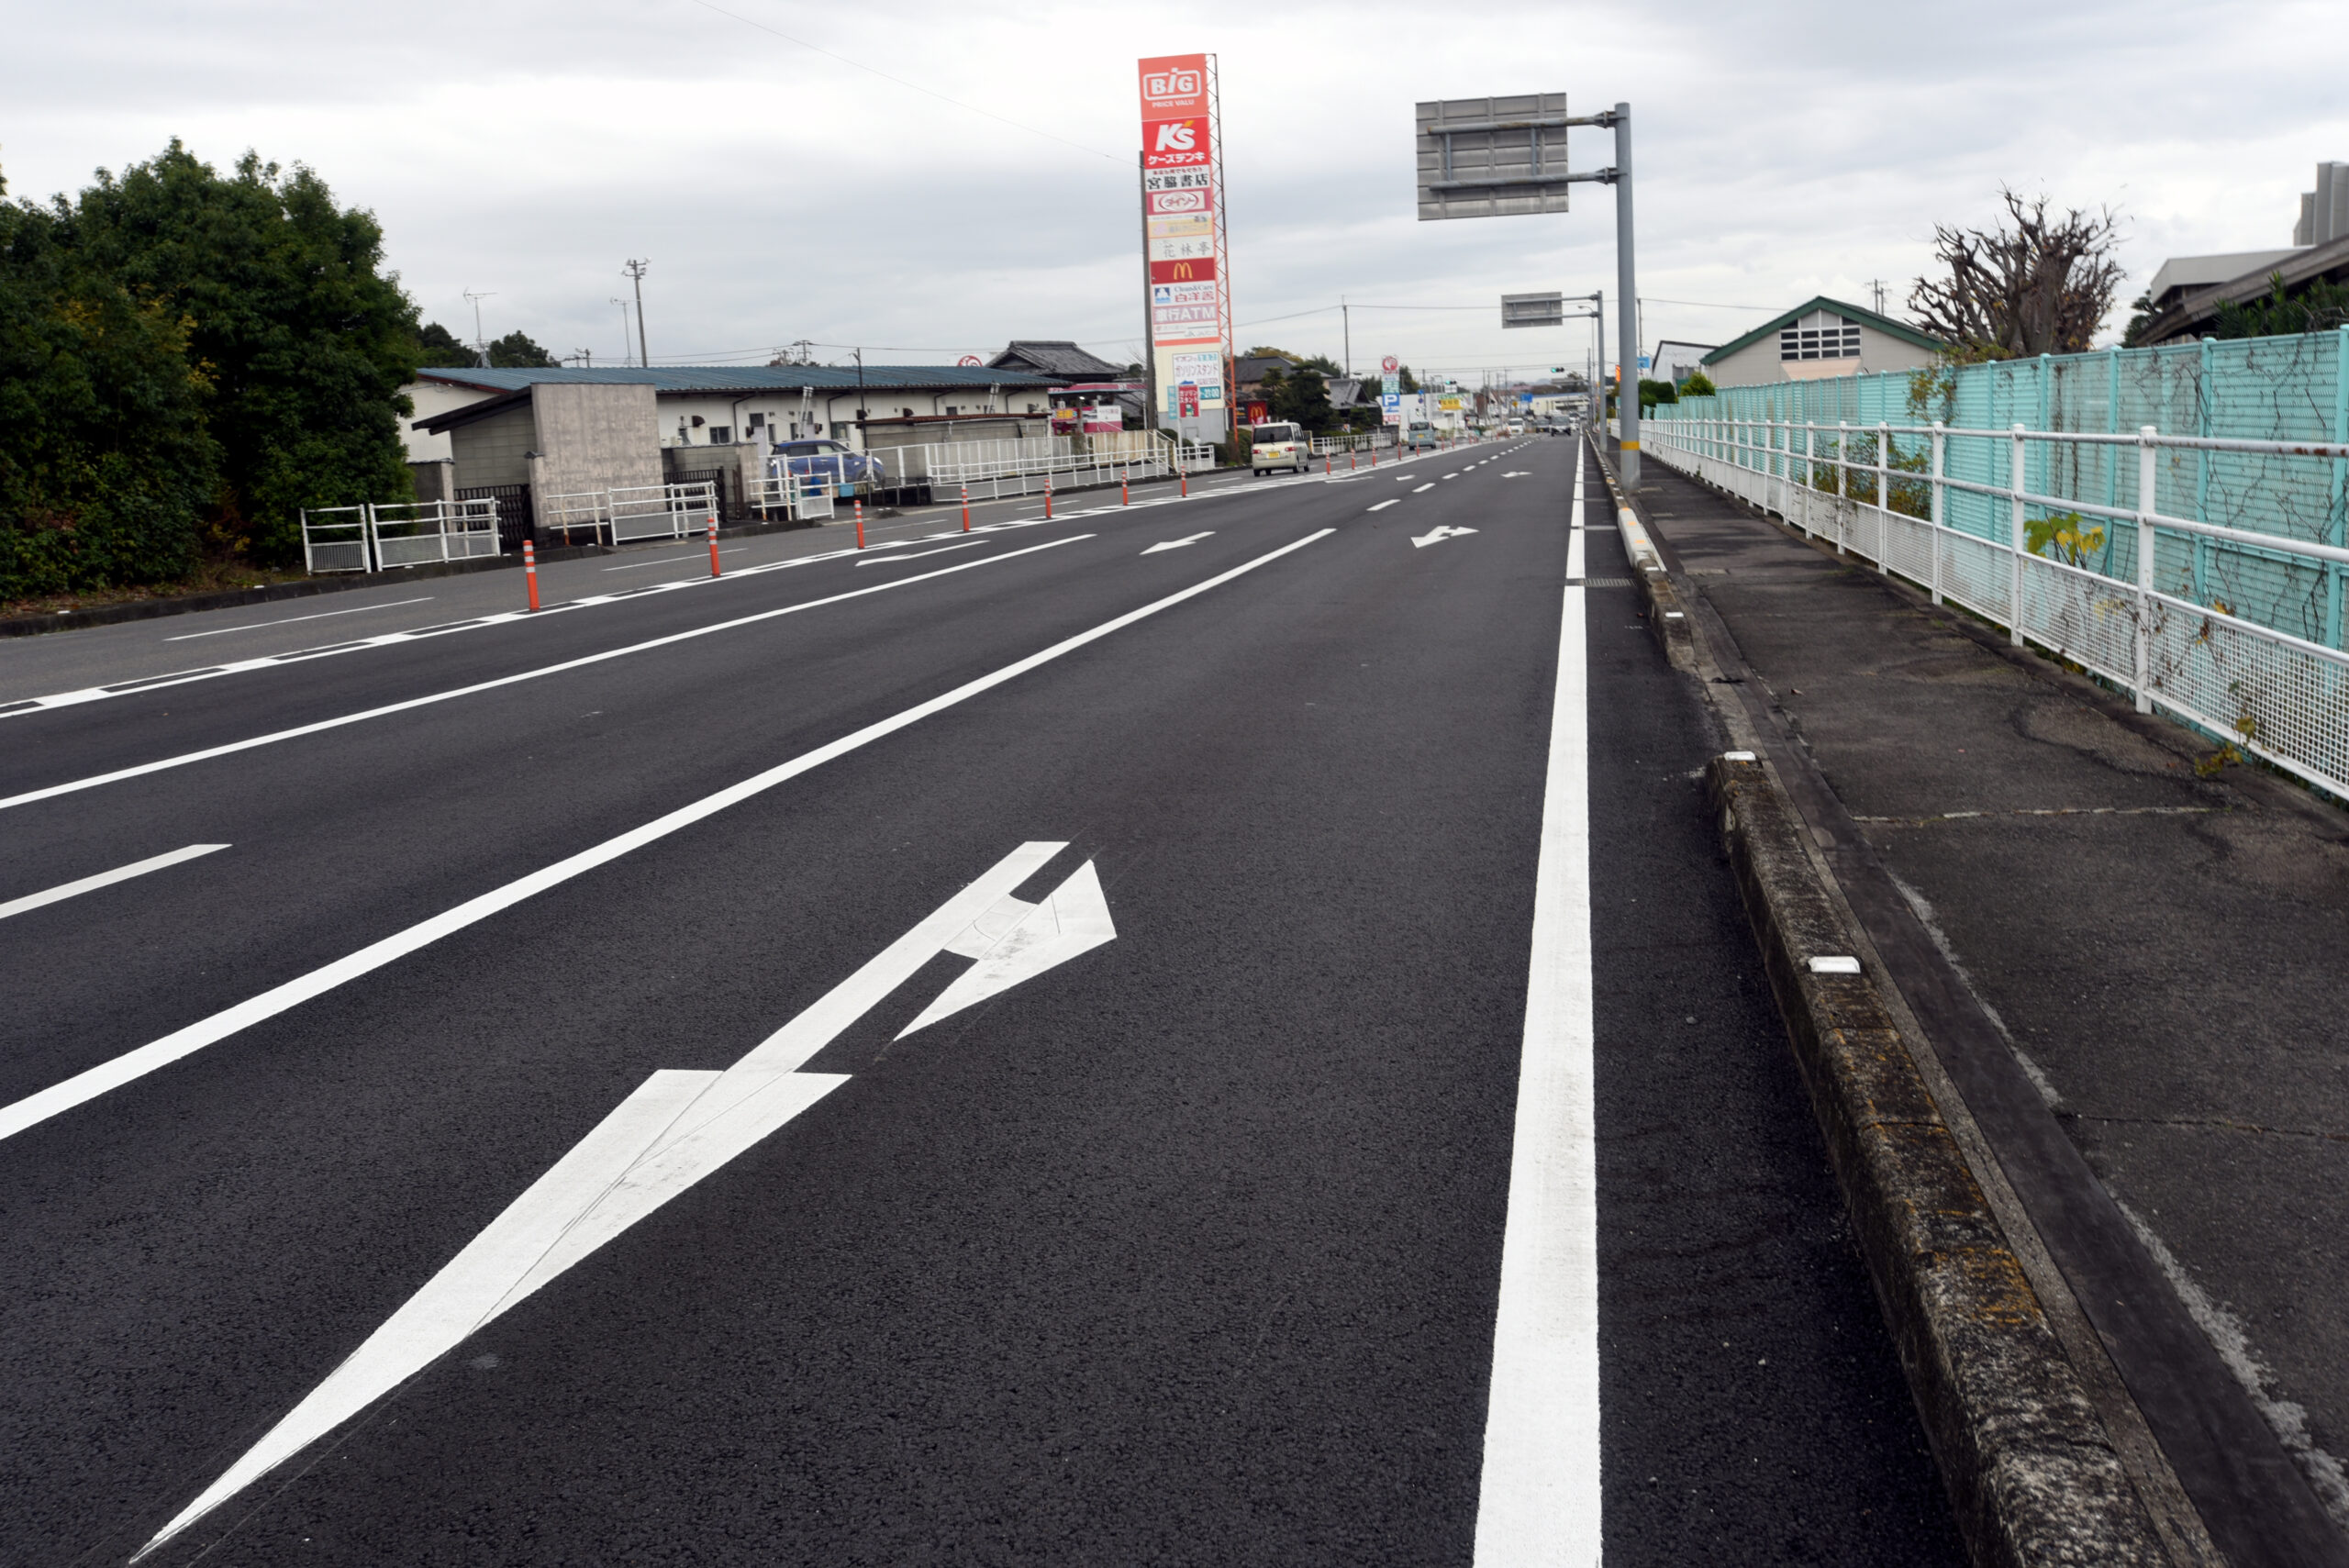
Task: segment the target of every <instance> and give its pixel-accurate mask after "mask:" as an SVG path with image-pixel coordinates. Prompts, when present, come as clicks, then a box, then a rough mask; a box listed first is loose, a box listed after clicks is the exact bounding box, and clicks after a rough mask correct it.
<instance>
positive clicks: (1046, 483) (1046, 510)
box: [1044, 473, 1052, 517]
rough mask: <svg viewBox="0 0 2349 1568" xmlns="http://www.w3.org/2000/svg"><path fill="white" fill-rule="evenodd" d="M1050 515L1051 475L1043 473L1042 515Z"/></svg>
mask: <svg viewBox="0 0 2349 1568" xmlns="http://www.w3.org/2000/svg"><path fill="white" fill-rule="evenodd" d="M1044 516H1046V517H1051V516H1052V475H1051V474H1049V473H1048V474H1046V475H1044Z"/></svg>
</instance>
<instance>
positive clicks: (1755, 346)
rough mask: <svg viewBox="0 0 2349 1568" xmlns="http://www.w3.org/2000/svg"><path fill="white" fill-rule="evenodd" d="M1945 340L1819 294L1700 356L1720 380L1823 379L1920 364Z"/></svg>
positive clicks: (1712, 377) (1714, 380)
mask: <svg viewBox="0 0 2349 1568" xmlns="http://www.w3.org/2000/svg"><path fill="white" fill-rule="evenodd" d="M1941 348H1942V344H1941V343H1940V341H1939V340H1938V339H1933V338H1931V337H1928V336H1927V335H1926V334H1924V333H1922V332H1920V331H1919V330H1917V328H1914V327H1911V326H1909V324H1908V323H1907V322H1905V321H1895V320H1893V319H1892V318H1891V317H1888V316H1878V315H1877V314H1876V312H1875V311H1873V310H1865V309H1862V308H1861V307H1860V306H1856V305H1846V304H1844V303H1843V302H1842V300H1840V299H1830V298H1828V297H1827V296H1826V295H1819V296H1817V297H1816V298H1813V299H1808V300H1805V301H1804V302H1803V303H1802V304H1800V305H1798V306H1795V307H1794V308H1793V309H1792V310H1789V311H1787V313H1786V314H1785V315H1783V316H1779V317H1773V318H1772V319H1770V320H1768V321H1765V322H1764V323H1763V324H1762V325H1761V326H1759V327H1756V328H1754V329H1753V331H1751V332H1748V333H1747V334H1746V335H1745V336H1744V337H1742V338H1739V339H1733V340H1732V341H1730V342H1727V343H1723V344H1722V345H1721V346H1720V348H1718V349H1715V350H1713V351H1712V352H1711V353H1709V354H1707V355H1706V356H1705V357H1704V358H1703V360H1702V361H1699V362H1700V363H1701V364H1702V365H1703V367H1704V371H1705V374H1706V376H1707V377H1708V378H1709V380H1710V381H1711V382H1712V384H1714V385H1715V386H1758V385H1761V384H1764V383H1766V382H1773V381H1819V380H1822V379H1824V378H1826V377H1829V376H1838V375H1854V374H1856V373H1859V372H1861V371H1909V370H1918V369H1920V368H1922V367H1923V366H1926V365H1929V364H1931V363H1932V362H1933V356H1934V355H1935V354H1936V353H1938V352H1939V351H1940V350H1941Z"/></svg>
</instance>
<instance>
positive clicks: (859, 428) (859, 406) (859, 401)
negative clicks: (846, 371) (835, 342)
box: [856, 349, 872, 451]
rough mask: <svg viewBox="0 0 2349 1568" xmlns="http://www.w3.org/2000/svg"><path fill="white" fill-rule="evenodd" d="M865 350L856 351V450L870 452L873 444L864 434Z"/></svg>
mask: <svg viewBox="0 0 2349 1568" xmlns="http://www.w3.org/2000/svg"><path fill="white" fill-rule="evenodd" d="M864 413H865V409H864V350H863V349H859V350H856V450H859V451H869V450H872V446H871V443H870V442H869V441H867V440H866V439H865V433H864Z"/></svg>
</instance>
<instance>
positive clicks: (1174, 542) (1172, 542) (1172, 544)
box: [1142, 528, 1215, 555]
mask: <svg viewBox="0 0 2349 1568" xmlns="http://www.w3.org/2000/svg"><path fill="white" fill-rule="evenodd" d="M1213 538H1215V530H1214V529H1213V528H1209V529H1208V531H1207V532H1205V533H1203V534H1193V535H1191V536H1190V537H1189V538H1188V539H1168V540H1167V541H1166V542H1165V543H1164V544H1153V545H1152V546H1151V547H1150V548H1149V549H1148V550H1143V551H1142V553H1143V554H1144V555H1156V554H1157V553H1158V552H1159V551H1160V550H1181V549H1182V548H1183V547H1184V546H1185V545H1190V544H1197V543H1198V542H1199V540H1201V539H1213Z"/></svg>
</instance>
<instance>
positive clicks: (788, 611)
mask: <svg viewBox="0 0 2349 1568" xmlns="http://www.w3.org/2000/svg"><path fill="white" fill-rule="evenodd" d="M1099 537H1100V536H1099V535H1097V534H1072V535H1070V536H1069V537H1068V538H1067V539H1048V540H1046V541H1045V542H1044V543H1042V544H1031V545H1030V546H1029V547H1028V548H1027V549H1025V550H1010V551H1008V552H1006V553H1005V554H1002V555H990V556H983V557H981V558H980V559H979V560H976V561H965V562H960V563H958V564H956V565H953V566H941V567H939V568H937V569H936V570H934V571H930V572H920V573H915V574H914V575H913V576H911V577H900V578H898V579H897V580H896V582H894V583H875V584H872V585H870V586H869V587H863V588H852V589H850V590H849V591H848V592H846V593H844V594H832V595H827V596H826V597H824V598H820V599H809V600H807V601H806V602H805V603H802V604H796V605H785V606H781V607H780V608H777V609H772V610H761V611H759V612H758V613H757V614H756V615H748V616H739V617H736V618H734V619H732V620H722V621H718V622H715V623H713V624H711V625H709V626H697V627H695V628H692V629H691V630H688V631H675V632H671V633H670V634H669V635H668V636H666V637H656V638H653V639H651V640H650V641H648V642H632V643H629V645H628V646H627V647H625V648H607V649H606V650H605V651H602V652H600V653H589V654H586V655H584V656H583V657H581V658H577V659H566V660H564V661H563V662H561V663H559V664H546V665H541V666H540V668H538V669H536V670H524V671H521V672H519V673H516V674H511V675H500V676H498V677H497V678H496V679H495V680H491V681H477V682H475V683H474V684H472V685H470V686H454V687H451V688H450V689H449V690H448V691H445V692H432V693H429V694H427V695H424V696H420V697H407V698H404V699H403V700H401V701H399V702H395V703H385V704H384V706H381V707H371V708H367V709H364V710H362V711H361V712H359V713H346V714H342V715H340V716H339V717H334V718H322V719H319V720H318V721H317V723H315V724H302V725H296V726H295V728H291V729H278V730H273V731H272V732H270V733H269V734H267V735H256V736H253V737H251V738H250V739H248V740H231V741H229V742H228V744H227V745H225V746H207V747H206V748H205V749H204V750H203V751H187V752H183V753H182V754H181V755H179V756H176V757H164V758H161V759H160V760H158V761H156V762H140V763H139V764H137V765H136V766H134V767H128V768H117V770H115V771H114V772H113V773H96V774H93V775H92V776H91V777H89V778H86V779H73V780H72V781H70V782H68V783H65V784H50V785H48V786H46V787H45V788H41V789H34V790H27V791H26V792H25V793H24V794H22V795H9V796H8V797H7V798H6V799H4V800H0V811H6V810H7V809H8V808H9V807H11V806H30V805H31V804H33V803H34V802H35V801H39V800H50V799H53V798H54V797H56V796H58V795H72V794H73V793H75V792H76V791H79V790H85V789H95V788H97V787H98V786H99V785H101V784H119V783H120V782H121V781H123V780H124V779H135V778H139V777H141V776H143V775H145V774H147V773H161V772H163V771H164V770H165V769H167V768H184V767H186V766H187V765H188V764H189V763H191V762H210V761H211V760H212V759H213V758H215V757H227V756H232V755H234V754H235V753H237V752H239V751H251V750H252V749H253V748H255V747H257V746H271V745H274V744H276V743H277V742H278V741H281V740H299V739H300V738H301V737H303V736H305V735H317V734H319V733H320V732H322V731H325V730H328V729H340V728H342V727H343V726H345V725H347V724H362V723H364V722H365V721H366V720H368V719H371V718H383V717H387V716H389V715H391V714H395V713H406V712H407V711H408V710H409V709H411V708H418V707H429V706H431V705H433V704H434V703H443V702H451V701H453V700H454V699H456V698H458V697H469V696H473V695H477V694H479V693H482V692H490V691H495V690H496V689H497V688H499V687H500V686H511V685H517V684H520V683H521V682H524V681H535V680H538V679H539V678H540V677H541V676H544V675H560V674H562V673H564V672H565V671H569V670H584V669H585V668H586V667H587V666H589V665H591V664H601V663H604V662H607V661H608V660H613V659H624V658H626V657H627V656H628V655H629V654H631V653H643V652H646V651H650V650H651V649H655V648H666V647H668V646H670V645H671V644H673V643H678V642H690V641H692V640H693V639H695V638H697V637H708V636H711V635H713V634H715V633H718V632H721V631H732V630H734V629H735V628H738V627H745V626H753V625H756V624H757V623H758V622H760V621H768V620H774V618H776V617H778V616H790V615H797V614H798V613H799V612H801V611H802V610H815V609H821V608H823V607H824V606H827V605H837V604H841V603H843V602H844V601H846V600H849V599H856V598H862V597H863V596H864V595H867V594H885V593H887V592H889V591H890V590H891V589H893V588H905V587H909V586H911V585H912V584H916V583H927V582H930V580H931V579H933V578H938V577H943V576H945V575H947V574H948V573H953V572H969V571H973V570H974V569H975V568H978V567H981V566H994V565H996V564H998V563H1000V562H1006V561H1017V560H1019V558H1020V557H1021V556H1023V555H1033V554H1035V553H1036V552H1037V551H1038V550H1057V549H1059V548H1060V547H1061V546H1062V545H1064V544H1076V543H1078V542H1080V541H1082V540H1085V539H1097V538H1099Z"/></svg>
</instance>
